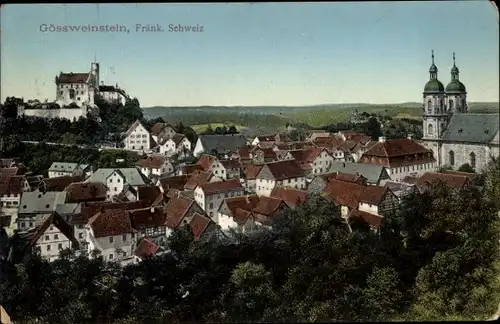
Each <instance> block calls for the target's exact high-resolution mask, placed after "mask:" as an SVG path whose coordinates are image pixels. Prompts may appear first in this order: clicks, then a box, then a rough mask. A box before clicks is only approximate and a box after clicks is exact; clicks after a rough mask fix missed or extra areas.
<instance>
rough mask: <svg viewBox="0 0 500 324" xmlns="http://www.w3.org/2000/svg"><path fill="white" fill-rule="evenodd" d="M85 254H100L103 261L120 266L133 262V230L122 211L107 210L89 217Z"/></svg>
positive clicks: (127, 216) (126, 215)
mask: <svg viewBox="0 0 500 324" xmlns="http://www.w3.org/2000/svg"><path fill="white" fill-rule="evenodd" d="M85 230H86V235H85V237H86V240H87V252H88V253H89V255H92V254H91V253H92V251H93V250H98V251H100V252H101V255H102V256H103V258H104V260H105V261H116V262H120V263H121V264H127V263H129V262H133V261H134V260H135V258H134V254H133V253H134V248H135V246H136V244H135V243H136V235H135V232H136V231H135V230H134V229H133V228H132V224H131V222H130V217H129V215H128V213H127V211H125V210H124V209H108V210H104V211H102V212H99V213H97V214H96V215H94V216H93V217H91V218H90V219H89V221H88V224H87V225H86V226H85Z"/></svg>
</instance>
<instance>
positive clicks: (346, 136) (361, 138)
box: [335, 131, 371, 144]
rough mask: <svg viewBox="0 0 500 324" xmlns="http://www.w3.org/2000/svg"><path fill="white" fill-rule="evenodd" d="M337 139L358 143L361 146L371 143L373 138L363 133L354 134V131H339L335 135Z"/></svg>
mask: <svg viewBox="0 0 500 324" xmlns="http://www.w3.org/2000/svg"><path fill="white" fill-rule="evenodd" d="M335 136H336V137H338V138H340V139H342V140H343V141H349V140H353V141H357V142H360V143H361V144H366V143H368V142H369V141H371V137H370V136H368V135H366V134H364V133H362V132H354V131H339V132H337V134H335Z"/></svg>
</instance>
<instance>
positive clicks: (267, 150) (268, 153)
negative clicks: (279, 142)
mask: <svg viewBox="0 0 500 324" xmlns="http://www.w3.org/2000/svg"><path fill="white" fill-rule="evenodd" d="M257 151H261V152H262V154H263V155H264V158H276V151H274V150H273V148H272V147H255V148H253V149H252V150H251V153H252V154H253V155H254V156H255V154H256V152H257Z"/></svg>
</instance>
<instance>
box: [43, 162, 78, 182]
mask: <svg viewBox="0 0 500 324" xmlns="http://www.w3.org/2000/svg"><path fill="white" fill-rule="evenodd" d="M83 175H84V171H83V169H82V167H81V166H80V165H79V164H78V163H66V162H54V163H52V164H51V165H50V168H49V178H55V177H61V176H83Z"/></svg>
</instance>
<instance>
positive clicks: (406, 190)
mask: <svg viewBox="0 0 500 324" xmlns="http://www.w3.org/2000/svg"><path fill="white" fill-rule="evenodd" d="M385 186H386V187H387V188H389V189H390V190H391V191H392V192H393V193H394V194H395V195H396V197H398V199H399V202H401V201H402V200H403V199H404V198H406V197H408V196H409V195H411V194H414V193H417V192H418V189H417V187H416V186H415V185H414V184H408V183H404V182H396V181H387V182H386V183H385Z"/></svg>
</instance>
